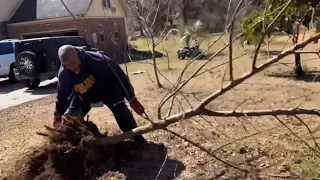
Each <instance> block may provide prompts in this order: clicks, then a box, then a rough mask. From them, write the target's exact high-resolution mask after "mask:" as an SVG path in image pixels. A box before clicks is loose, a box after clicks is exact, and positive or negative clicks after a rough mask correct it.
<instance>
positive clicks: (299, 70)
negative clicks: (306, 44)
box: [294, 53, 305, 76]
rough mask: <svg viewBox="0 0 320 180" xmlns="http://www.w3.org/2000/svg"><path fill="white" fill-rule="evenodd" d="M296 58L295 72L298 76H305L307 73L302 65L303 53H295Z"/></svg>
mask: <svg viewBox="0 0 320 180" xmlns="http://www.w3.org/2000/svg"><path fill="white" fill-rule="evenodd" d="M294 58H295V74H296V76H303V75H304V74H305V73H304V71H303V69H302V66H301V55H300V53H296V54H294Z"/></svg>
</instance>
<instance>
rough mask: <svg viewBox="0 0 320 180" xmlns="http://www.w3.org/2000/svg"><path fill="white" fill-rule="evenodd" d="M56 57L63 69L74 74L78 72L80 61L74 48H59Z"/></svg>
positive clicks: (69, 46) (68, 46)
mask: <svg viewBox="0 0 320 180" xmlns="http://www.w3.org/2000/svg"><path fill="white" fill-rule="evenodd" d="M58 55H59V58H60V61H61V65H62V66H63V67H65V68H66V69H69V70H70V71H72V72H74V73H76V74H78V73H79V72H80V67H81V61H80V57H79V55H78V51H77V50H76V48H75V47H73V46H71V45H63V46H61V47H60V48H59V50H58Z"/></svg>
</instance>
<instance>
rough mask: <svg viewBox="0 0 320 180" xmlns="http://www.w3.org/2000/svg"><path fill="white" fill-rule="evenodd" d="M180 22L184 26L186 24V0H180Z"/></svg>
mask: <svg viewBox="0 0 320 180" xmlns="http://www.w3.org/2000/svg"><path fill="white" fill-rule="evenodd" d="M181 14H182V24H183V26H186V25H187V24H188V0H183V1H182V12H181Z"/></svg>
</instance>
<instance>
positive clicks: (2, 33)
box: [0, 22, 7, 40]
mask: <svg viewBox="0 0 320 180" xmlns="http://www.w3.org/2000/svg"><path fill="white" fill-rule="evenodd" d="M2 39H7V26H6V23H5V22H0V40H2Z"/></svg>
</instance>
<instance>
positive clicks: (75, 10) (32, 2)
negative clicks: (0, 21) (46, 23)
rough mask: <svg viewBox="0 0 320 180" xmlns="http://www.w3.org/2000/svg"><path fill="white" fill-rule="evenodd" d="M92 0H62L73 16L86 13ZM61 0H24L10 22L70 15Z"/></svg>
mask: <svg viewBox="0 0 320 180" xmlns="http://www.w3.org/2000/svg"><path fill="white" fill-rule="evenodd" d="M92 1H93V0H64V3H65V4H66V6H67V7H68V9H69V10H70V11H71V12H72V14H73V15H74V16H84V15H85V14H87V12H88V9H89V7H90V6H91V3H92ZM70 16H71V14H70V13H69V12H68V10H67V9H66V8H65V6H64V5H63V3H62V2H61V0H24V1H23V3H22V4H21V5H20V7H19V8H18V10H17V11H16V12H15V13H14V15H13V16H12V17H11V19H10V23H19V22H28V21H36V20H46V19H55V18H62V17H70Z"/></svg>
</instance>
